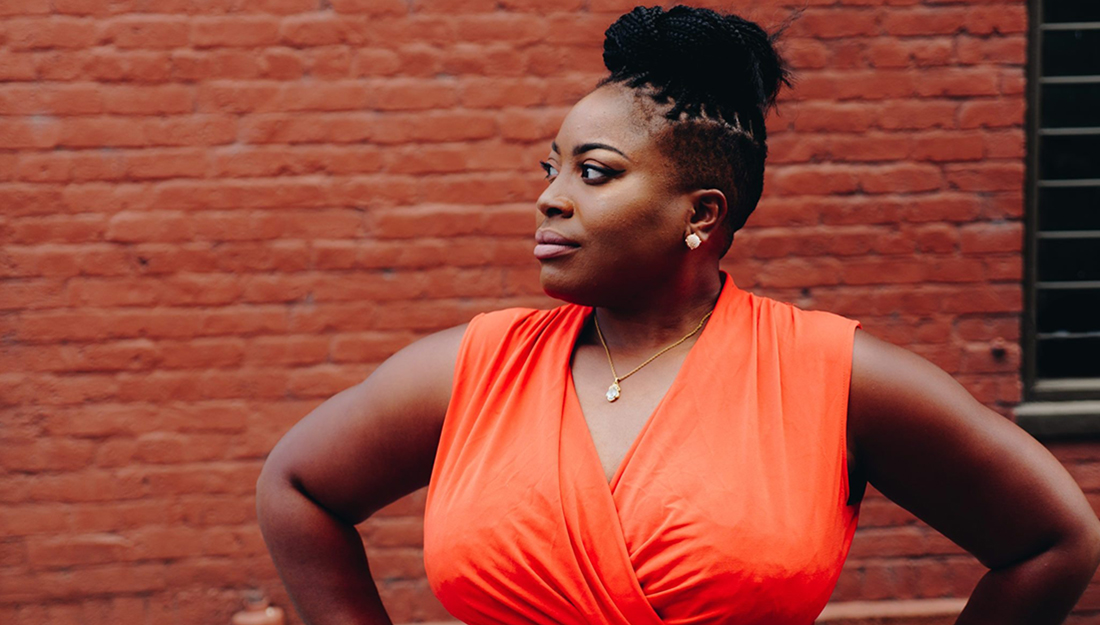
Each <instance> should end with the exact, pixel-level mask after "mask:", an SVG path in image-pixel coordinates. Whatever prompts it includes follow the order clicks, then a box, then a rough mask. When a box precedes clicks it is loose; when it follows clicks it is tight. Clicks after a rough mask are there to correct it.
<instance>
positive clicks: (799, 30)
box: [790, 8, 878, 39]
mask: <svg viewBox="0 0 1100 625" xmlns="http://www.w3.org/2000/svg"><path fill="white" fill-rule="evenodd" d="M876 22H877V16H876V15H875V13H874V12H872V11H864V10H859V9H835V8H830V9H828V10H823V9H807V10H805V11H804V12H803V13H802V14H801V15H800V16H799V18H798V20H796V21H795V22H794V23H793V24H792V25H791V29H790V30H791V34H792V36H809V37H814V38H818V39H837V38H843V37H855V36H860V35H873V34H875V33H876V31H877V29H878V25H877V23H876Z"/></svg>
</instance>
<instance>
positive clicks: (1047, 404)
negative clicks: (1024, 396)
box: [1013, 400, 1100, 439]
mask: <svg viewBox="0 0 1100 625" xmlns="http://www.w3.org/2000/svg"><path fill="white" fill-rule="evenodd" d="M1013 412H1014V416H1015V418H1016V424H1017V425H1019V426H1020V427H1022V428H1023V429H1024V430H1026V431H1027V432H1029V433H1030V434H1031V435H1032V436H1034V437H1035V438H1038V439H1051V438H1089V437H1100V401H1095V400H1094V401H1036V402H1026V403H1023V404H1020V405H1019V406H1016V409H1015V410H1014V411H1013Z"/></svg>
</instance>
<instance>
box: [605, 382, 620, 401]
mask: <svg viewBox="0 0 1100 625" xmlns="http://www.w3.org/2000/svg"><path fill="white" fill-rule="evenodd" d="M621 390H622V389H620V388H619V383H618V382H612V383H611V386H609V387H607V395H606V397H607V401H615V400H616V399H618V398H619V395H621V393H620V391H621Z"/></svg>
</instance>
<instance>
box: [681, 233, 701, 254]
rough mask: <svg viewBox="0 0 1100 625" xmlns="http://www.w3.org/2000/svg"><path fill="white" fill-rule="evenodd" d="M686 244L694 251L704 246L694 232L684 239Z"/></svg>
mask: <svg viewBox="0 0 1100 625" xmlns="http://www.w3.org/2000/svg"><path fill="white" fill-rule="evenodd" d="M684 243H685V244H687V246H688V249H692V250H693V249H695V248H697V247H699V246H700V245H702V243H703V240H702V239H700V238H699V235H697V234H695V233H694V232H692V233H691V234H689V235H687V236H686V237H684Z"/></svg>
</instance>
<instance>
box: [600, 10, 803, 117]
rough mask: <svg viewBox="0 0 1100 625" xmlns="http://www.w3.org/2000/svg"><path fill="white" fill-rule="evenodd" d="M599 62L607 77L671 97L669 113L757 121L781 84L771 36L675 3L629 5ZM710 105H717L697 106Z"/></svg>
mask: <svg viewBox="0 0 1100 625" xmlns="http://www.w3.org/2000/svg"><path fill="white" fill-rule="evenodd" d="M603 60H604V65H606V66H607V69H608V71H609V72H611V79H612V80H618V81H624V82H628V83H629V84H630V86H632V87H639V86H641V85H643V84H646V83H649V84H651V85H653V86H654V87H656V88H657V89H658V91H659V93H660V97H661V98H662V99H667V98H671V99H672V100H673V101H674V102H675V105H676V106H675V109H674V110H675V115H676V116H679V114H680V113H681V112H685V111H686V112H687V113H688V115H689V116H691V117H696V116H699V115H701V114H702V115H708V116H720V117H722V118H725V119H726V121H728V122H733V120H732V119H730V117H731V115H733V116H736V117H739V118H741V119H742V120H743V121H748V120H745V119H744V117H745V116H746V114H747V115H748V117H749V118H756V117H757V116H760V118H762V117H763V115H764V113H765V112H766V110H767V109H768V107H770V106H772V105H773V104H774V103H775V97H776V95H777V93H778V91H779V87H780V84H782V83H786V82H787V70H786V68H785V67H784V64H783V61H782V59H781V58H780V57H779V55H778V54H777V53H776V52H775V49H774V48H773V47H772V37H770V36H769V35H768V33H767V32H765V31H764V29H762V28H760V26H758V25H756V24H754V23H753V22H750V21H748V20H745V19H742V18H740V17H738V16H736V15H722V14H720V13H716V12H715V11H712V10H710V9H701V8H694V7H686V6H682V5H681V6H676V7H673V8H671V9H669V10H668V11H665V10H664V9H662V8H660V7H636V8H635V9H634V10H632V11H630V12H629V13H627V14H625V15H623V16H622V17H620V18H619V19H618V20H616V21H615V23H614V24H612V25H611V26H610V27H608V29H607V31H606V33H605V39H604V52H603ZM715 105H717V108H718V109H719V110H703V109H704V107H705V108H706V109H710V108H712V107H714V106H715ZM753 113H755V114H753ZM671 116H672V115H670V117H671Z"/></svg>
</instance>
